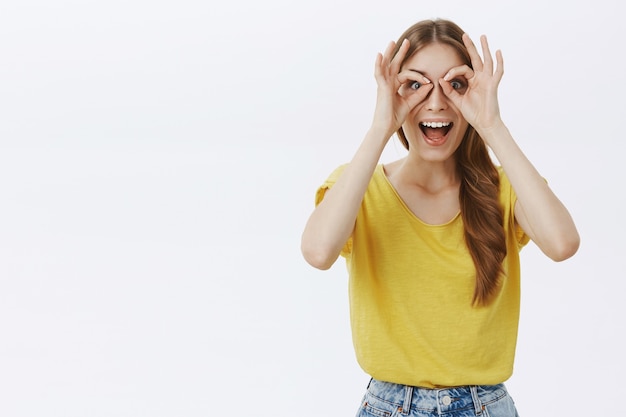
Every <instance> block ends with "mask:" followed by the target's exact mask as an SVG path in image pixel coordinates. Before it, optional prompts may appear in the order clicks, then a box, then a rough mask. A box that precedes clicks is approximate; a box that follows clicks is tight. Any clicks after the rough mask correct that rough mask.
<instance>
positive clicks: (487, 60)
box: [480, 35, 493, 74]
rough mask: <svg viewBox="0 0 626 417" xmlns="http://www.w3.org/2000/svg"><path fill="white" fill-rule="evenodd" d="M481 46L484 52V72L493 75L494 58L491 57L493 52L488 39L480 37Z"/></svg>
mask: <svg viewBox="0 0 626 417" xmlns="http://www.w3.org/2000/svg"><path fill="white" fill-rule="evenodd" d="M480 46H481V48H482V50H483V60H484V64H485V66H484V68H483V69H484V70H485V71H486V72H487V73H488V74H493V58H492V57H491V51H490V50H489V43H488V42H487V37H486V36H485V35H482V36H481V37H480Z"/></svg>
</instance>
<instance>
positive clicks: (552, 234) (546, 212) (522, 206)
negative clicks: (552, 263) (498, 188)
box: [480, 123, 579, 260]
mask: <svg viewBox="0 0 626 417" xmlns="http://www.w3.org/2000/svg"><path fill="white" fill-rule="evenodd" d="M480 133H481V136H482V137H483V139H484V140H485V142H486V143H487V144H488V145H489V147H490V148H491V149H492V150H493V152H494V154H495V155H496V157H497V158H498V160H499V161H500V164H501V165H502V168H503V169H504V171H505V172H506V174H507V176H508V178H509V180H510V182H511V185H512V186H513V189H514V190H515V193H516V195H517V199H518V203H517V205H516V210H515V216H516V219H517V221H518V222H519V223H520V225H521V226H522V228H523V229H524V231H525V232H526V233H527V234H528V235H529V236H530V237H531V239H532V240H533V241H534V242H535V243H536V244H537V246H539V248H540V249H541V250H542V251H543V252H544V253H545V254H546V255H548V256H549V257H550V258H552V259H554V260H563V259H567V258H569V257H570V256H572V255H573V254H574V253H575V252H576V250H577V248H578V244H579V236H578V232H577V230H576V226H575V224H574V222H573V220H572V217H571V215H570V213H569V212H568V210H567V208H566V207H565V206H564V205H563V203H562V202H561V201H560V200H559V199H558V197H557V196H556V195H555V194H554V193H553V192H552V190H551V189H550V187H549V186H548V184H547V183H546V181H545V180H544V178H543V177H542V176H541V175H540V174H539V172H537V170H536V169H535V167H534V166H533V165H532V163H531V162H530V161H529V160H528V158H527V157H526V156H525V155H524V153H523V152H522V151H521V149H520V148H519V146H518V145H517V143H516V142H515V140H514V139H513V137H512V136H511V134H510V132H509V130H508V129H507V127H506V126H505V125H504V124H503V123H498V124H497V125H496V126H495V127H494V128H493V129H491V130H489V131H485V132H480Z"/></svg>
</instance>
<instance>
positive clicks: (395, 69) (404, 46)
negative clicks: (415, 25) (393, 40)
mask: <svg viewBox="0 0 626 417" xmlns="http://www.w3.org/2000/svg"><path fill="white" fill-rule="evenodd" d="M410 46H411V43H410V42H409V40H408V39H405V40H403V41H402V43H401V44H400V49H398V52H397V53H396V56H394V57H393V59H392V61H391V63H390V66H389V70H390V72H391V73H392V74H397V73H399V72H400V65H401V64H402V61H404V57H405V55H406V53H407V51H408V50H409V47H410Z"/></svg>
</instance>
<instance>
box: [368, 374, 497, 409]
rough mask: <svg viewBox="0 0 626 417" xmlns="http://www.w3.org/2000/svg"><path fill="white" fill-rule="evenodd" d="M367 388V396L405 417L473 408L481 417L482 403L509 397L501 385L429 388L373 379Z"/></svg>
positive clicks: (483, 404) (483, 405) (483, 406)
mask: <svg viewBox="0 0 626 417" xmlns="http://www.w3.org/2000/svg"><path fill="white" fill-rule="evenodd" d="M367 389H368V392H369V393H370V395H373V396H375V397H376V398H378V399H380V400H381V401H384V402H387V403H390V404H393V405H394V406H395V407H396V408H397V409H398V411H399V412H400V414H402V415H408V414H409V413H410V412H411V410H423V411H429V412H435V413H437V414H445V413H448V412H454V411H461V410H465V409H468V410H472V409H473V410H474V412H475V415H477V416H480V415H482V414H483V410H484V408H485V404H489V403H491V402H494V401H497V400H498V399H500V398H502V397H504V396H506V395H508V393H507V391H506V388H505V386H504V384H498V385H468V386H461V387H450V388H432V389H431V388H420V387H413V386H409V385H401V384H394V383H391V382H383V381H378V380H376V379H372V380H371V381H370V383H369V385H368V388H367Z"/></svg>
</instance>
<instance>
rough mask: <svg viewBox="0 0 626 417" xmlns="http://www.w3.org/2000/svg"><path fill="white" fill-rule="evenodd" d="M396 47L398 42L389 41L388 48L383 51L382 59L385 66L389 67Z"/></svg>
mask: <svg viewBox="0 0 626 417" xmlns="http://www.w3.org/2000/svg"><path fill="white" fill-rule="evenodd" d="M394 49H396V43H395V42H393V41H392V42H389V45H387V49H385V52H384V53H383V60H382V66H383V67H388V66H389V64H390V63H391V58H392V55H393V51H394Z"/></svg>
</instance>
